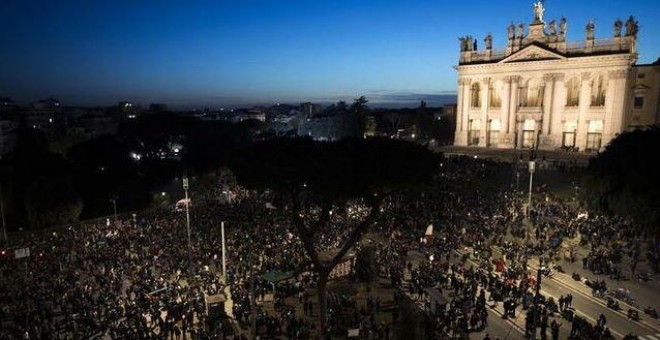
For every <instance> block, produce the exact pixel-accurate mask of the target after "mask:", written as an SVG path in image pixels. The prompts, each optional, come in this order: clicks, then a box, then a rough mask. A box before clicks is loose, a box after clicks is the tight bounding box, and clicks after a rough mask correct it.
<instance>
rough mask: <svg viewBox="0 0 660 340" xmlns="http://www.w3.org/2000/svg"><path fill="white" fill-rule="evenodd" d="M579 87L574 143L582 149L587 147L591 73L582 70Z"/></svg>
mask: <svg viewBox="0 0 660 340" xmlns="http://www.w3.org/2000/svg"><path fill="white" fill-rule="evenodd" d="M581 80H582V84H581V87H580V105H579V107H578V119H577V124H578V126H577V136H576V138H575V145H576V146H577V147H579V148H580V151H584V150H585V149H586V147H587V128H588V126H587V112H588V111H589V107H590V106H591V83H592V80H591V73H589V72H582V74H581Z"/></svg>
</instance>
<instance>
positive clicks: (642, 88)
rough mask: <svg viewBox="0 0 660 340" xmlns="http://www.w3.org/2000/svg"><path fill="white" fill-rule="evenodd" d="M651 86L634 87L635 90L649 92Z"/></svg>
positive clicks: (640, 85)
mask: <svg viewBox="0 0 660 340" xmlns="http://www.w3.org/2000/svg"><path fill="white" fill-rule="evenodd" d="M650 88H651V87H650V86H647V85H644V84H637V85H635V86H633V90H648V89H650Z"/></svg>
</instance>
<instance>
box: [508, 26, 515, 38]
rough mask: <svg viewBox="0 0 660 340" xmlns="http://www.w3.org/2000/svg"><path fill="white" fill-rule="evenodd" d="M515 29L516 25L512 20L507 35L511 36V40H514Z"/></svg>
mask: <svg viewBox="0 0 660 340" xmlns="http://www.w3.org/2000/svg"><path fill="white" fill-rule="evenodd" d="M515 31H516V25H514V24H513V22H511V24H510V25H509V27H507V37H508V38H509V40H513V38H514V34H515Z"/></svg>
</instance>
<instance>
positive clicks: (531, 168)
mask: <svg viewBox="0 0 660 340" xmlns="http://www.w3.org/2000/svg"><path fill="white" fill-rule="evenodd" d="M535 168H536V162H535V161H529V193H528V195H527V214H528V216H529V213H530V212H531V210H532V183H533V182H534V170H535Z"/></svg>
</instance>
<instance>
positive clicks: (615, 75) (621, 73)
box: [607, 70, 628, 79]
mask: <svg viewBox="0 0 660 340" xmlns="http://www.w3.org/2000/svg"><path fill="white" fill-rule="evenodd" d="M627 75H628V71H627V70H613V71H609V72H608V73H607V76H608V77H609V78H610V79H623V78H625V77H626V76H627Z"/></svg>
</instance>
